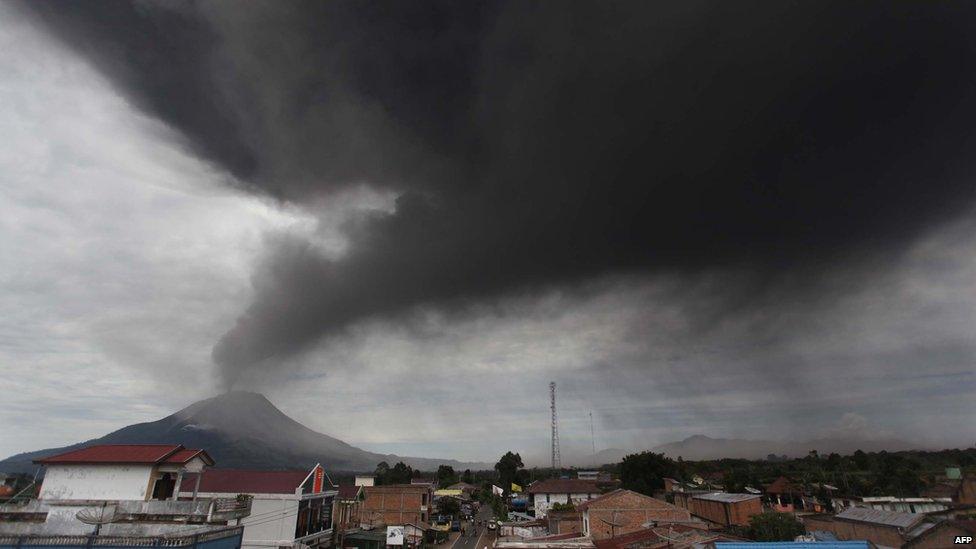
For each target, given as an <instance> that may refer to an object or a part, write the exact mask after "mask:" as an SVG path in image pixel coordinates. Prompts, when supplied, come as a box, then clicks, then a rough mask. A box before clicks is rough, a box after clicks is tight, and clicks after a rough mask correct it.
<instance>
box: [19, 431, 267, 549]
mask: <svg viewBox="0 0 976 549" xmlns="http://www.w3.org/2000/svg"><path fill="white" fill-rule="evenodd" d="M35 463H37V464H39V465H42V466H44V468H45V472H44V479H43V481H42V483H41V486H40V491H39V494H38V497H37V499H33V500H30V501H28V502H27V503H26V504H16V505H4V506H0V534H4V535H27V536H32V535H33V536H52V535H53V536H136V537H153V536H179V535H182V534H187V533H190V532H192V533H193V534H194V535H195V534H198V533H204V532H206V533H207V535H213V536H217V537H221V536H222V538H223V539H225V541H226V540H231V541H233V538H234V537H237V538H238V539H239V538H240V528H236V527H234V523H236V522H237V521H238V520H239V519H241V518H243V517H246V516H247V515H248V514H249V513H250V508H251V507H250V500H249V499H248V498H236V497H235V498H231V499H214V498H200V497H198V494H197V493H196V492H195V491H194V488H195V485H194V484H192V483H191V484H190V488H189V492H188V493H187V497H186V499H185V500H177V494H176V492H175V490H174V488H175V486H176V483H177V482H179V481H181V480H183V479H184V478H186V477H187V476H188V475H197V474H199V472H201V471H204V470H205V469H206V468H207V467H209V466H210V465H213V463H214V461H213V459H211V458H210V456H209V455H207V452H205V451H203V450H199V449H192V448H185V447H183V446H182V445H179V444H102V445H96V446H89V447H86V448H79V449H77V450H72V451H69V452H64V453H61V454H58V455H54V456H49V457H46V458H43V459H39V460H36V461H35ZM59 543H62V542H60V541H59V542H52V544H55V545H56V544H59ZM64 543H67V544H69V545H70V543H68V542H64Z"/></svg>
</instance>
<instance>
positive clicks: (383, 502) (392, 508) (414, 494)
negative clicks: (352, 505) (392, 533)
mask: <svg viewBox="0 0 976 549" xmlns="http://www.w3.org/2000/svg"><path fill="white" fill-rule="evenodd" d="M363 493H364V498H363V505H362V508H361V511H360V520H361V521H362V522H363V524H365V525H369V526H382V525H404V524H416V525H429V524H430V507H431V502H432V501H433V499H434V490H433V487H432V486H430V485H427V484H388V485H383V486H364V487H363Z"/></svg>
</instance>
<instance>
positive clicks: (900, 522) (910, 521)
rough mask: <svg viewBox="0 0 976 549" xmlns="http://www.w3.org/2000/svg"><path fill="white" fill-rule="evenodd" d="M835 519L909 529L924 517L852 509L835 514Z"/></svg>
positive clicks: (896, 512)
mask: <svg viewBox="0 0 976 549" xmlns="http://www.w3.org/2000/svg"><path fill="white" fill-rule="evenodd" d="M836 518H839V519H844V520H854V521H857V522H870V523H873V524H884V525H885V526H895V527H898V528H911V527H912V526H915V525H916V524H918V523H919V522H921V521H922V519H924V518H925V516H924V515H919V514H915V513H899V512H898V511H884V510H881V509H866V508H863V507H852V508H850V509H845V510H844V511H842V512H840V513H837V515H836Z"/></svg>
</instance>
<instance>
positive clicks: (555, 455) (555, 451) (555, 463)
mask: <svg viewBox="0 0 976 549" xmlns="http://www.w3.org/2000/svg"><path fill="white" fill-rule="evenodd" d="M549 403H550V404H549V407H550V408H551V409H552V468H553V469H562V464H561V463H560V460H559V424H558V423H557V421H556V382H555V381H553V382H551V383H549Z"/></svg>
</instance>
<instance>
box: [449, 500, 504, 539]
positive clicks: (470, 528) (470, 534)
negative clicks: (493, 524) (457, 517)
mask: <svg viewBox="0 0 976 549" xmlns="http://www.w3.org/2000/svg"><path fill="white" fill-rule="evenodd" d="M489 519H491V507H490V506H488V505H482V506H481V509H480V510H479V511H478V516H477V517H476V518H475V521H474V522H464V523H463V525H464V529H465V535H463V536H461V537H460V538H458V540H457V541H456V542H455V543H454V546H453V547H452V548H451V549H485V547H488V548H489V549H490V548H491V546H492V542H494V539H495V532H492V531H489V530H488V529H487V528H486V527H485V526H484V524H482V526H481V527H480V528H478V527H477V526H476V524H477V521H478V520H482V521H483V522H484V523H485V524H486V523H487V522H488V520H489Z"/></svg>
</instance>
